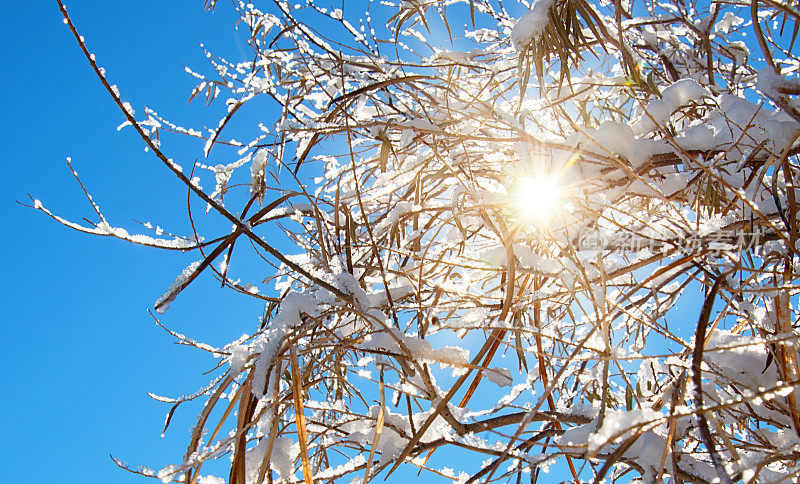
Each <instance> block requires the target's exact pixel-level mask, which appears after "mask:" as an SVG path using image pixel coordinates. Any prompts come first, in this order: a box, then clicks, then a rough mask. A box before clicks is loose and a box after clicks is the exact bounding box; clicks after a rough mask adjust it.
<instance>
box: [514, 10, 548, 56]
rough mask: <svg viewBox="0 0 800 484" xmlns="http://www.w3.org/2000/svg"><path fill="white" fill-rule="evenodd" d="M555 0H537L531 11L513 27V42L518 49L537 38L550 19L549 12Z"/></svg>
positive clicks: (523, 47) (520, 49)
mask: <svg viewBox="0 0 800 484" xmlns="http://www.w3.org/2000/svg"><path fill="white" fill-rule="evenodd" d="M553 3H554V0H537V1H536V2H535V3H534V4H533V8H532V9H531V11H530V12H528V13H526V14H525V15H523V16H522V17H520V19H519V20H517V23H516V24H514V28H513V29H511V43H512V44H513V45H514V48H515V49H517V51H522V50H523V49H525V48H526V47H527V46H528V45H530V43H531V42H533V41H534V40H536V38H537V37H539V35H540V34H541V33H542V30H544V28H545V27H546V26H547V23H548V22H549V21H550V18H549V12H550V7H551V6H552V5H553Z"/></svg>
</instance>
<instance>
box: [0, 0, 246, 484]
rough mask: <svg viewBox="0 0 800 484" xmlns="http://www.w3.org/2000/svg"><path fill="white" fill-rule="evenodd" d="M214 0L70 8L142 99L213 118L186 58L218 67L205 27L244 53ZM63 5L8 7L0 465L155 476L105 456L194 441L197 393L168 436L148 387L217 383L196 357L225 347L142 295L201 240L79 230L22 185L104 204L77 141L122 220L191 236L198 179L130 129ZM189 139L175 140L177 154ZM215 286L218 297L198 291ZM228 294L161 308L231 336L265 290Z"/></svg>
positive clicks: (6, 470)
mask: <svg viewBox="0 0 800 484" xmlns="http://www.w3.org/2000/svg"><path fill="white" fill-rule="evenodd" d="M202 3H203V2H202V1H200V0H197V1H190V2H163V1H153V0H136V1H130V0H126V1H116V0H114V1H98V0H81V1H80V2H72V3H68V4H67V7H68V8H69V11H70V14H71V15H72V16H73V19H74V21H75V23H76V24H77V26H78V28H79V29H80V31H81V33H82V34H83V35H84V36H85V37H86V40H87V42H88V44H89V46H90V49H91V50H92V51H93V52H95V53H96V55H97V59H98V62H99V63H100V64H101V65H102V66H104V67H105V68H106V70H107V74H108V76H109V78H110V79H111V81H112V82H113V83H116V84H118V85H119V86H120V89H121V90H122V92H123V95H124V97H125V98H126V99H127V100H129V101H131V102H132V103H133V104H134V107H135V108H136V109H137V111H138V112H141V111H142V109H143V107H144V106H145V105H147V106H150V107H153V108H155V109H157V110H158V111H159V112H161V113H163V114H165V115H167V116H168V117H171V118H174V119H175V120H178V121H181V122H185V123H186V124H187V125H188V124H190V122H192V121H194V120H197V119H200V118H198V113H203V114H202V117H201V119H202V120H203V121H205V122H209V123H213V124H216V123H215V121H213V119H214V116H216V115H218V113H219V110H220V109H224V108H222V107H221V105H220V104H218V105H217V108H216V110H207V109H205V108H203V105H202V103H192V104H191V105H189V106H187V105H186V100H187V98H188V94H189V92H190V90H191V88H192V87H193V83H192V79H191V78H190V77H189V76H188V75H187V74H186V73H185V72H184V70H183V65H182V62H183V63H185V64H186V65H187V66H191V67H194V68H196V69H198V70H204V69H205V68H206V66H207V64H206V61H205V57H204V55H203V52H202V50H201V49H200V47H199V43H198V42H199V41H203V42H204V43H205V44H206V45H207V46H208V47H209V48H211V49H214V50H215V51H219V52H222V53H224V54H226V55H231V57H233V58H234V60H238V59H236V57H237V56H236V55H235V54H236V53H237V48H236V45H237V43H238V42H237V40H236V39H235V32H234V28H233V27H234V24H235V20H236V19H235V18H233V17H232V15H231V9H230V7H229V6H228V5H227V4H226V5H225V6H224V8H219V9H218V12H217V13H216V14H214V15H210V14H208V13H205V12H203V10H202ZM61 19H62V18H61V14H60V12H59V10H58V6H57V4H56V2H55V1H54V0H52V1H50V0H47V1H38V0H37V1H31V2H11V3H9V4H7V5H5V6H4V9H3V15H2V16H0V36H2V41H0V50H2V59H3V61H4V66H5V68H4V69H3V74H4V75H3V80H2V89H0V100H1V101H2V104H1V105H2V113H3V115H2V116H0V132H1V133H2V138H3V148H4V149H3V152H2V162H1V163H2V166H3V168H4V169H3V174H4V178H5V180H4V183H3V184H2V196H0V220H2V221H3V237H2V238H0V244H2V254H3V258H4V264H3V265H4V268H3V270H2V271H1V272H0V281H1V282H0V285H1V287H0V289H1V293H2V301H3V309H4V311H3V316H2V319H1V321H2V336H3V337H2V344H3V346H4V348H3V350H2V351H0V364H2V368H3V370H4V377H3V398H2V399H0V435H2V444H0V445H1V446H2V449H1V450H0V469H2V471H3V476H4V479H11V480H13V481H14V482H23V483H24V482H43V481H45V480H47V481H50V482H60V483H72V482H76V483H77V482H80V483H86V482H104V483H105V482H109V483H110V482H114V483H127V482H149V480H147V479H144V478H142V477H139V476H134V475H132V474H128V473H126V472H125V471H122V470H120V469H118V468H117V467H116V466H115V465H114V464H113V463H112V462H111V460H110V459H109V457H108V454H109V453H113V454H114V455H115V456H118V457H120V458H123V459H125V460H127V461H128V462H129V463H131V464H145V465H150V466H152V467H154V468H156V469H158V468H159V467H160V466H163V465H166V464H171V463H178V462H179V461H180V458H181V456H182V453H183V452H184V451H185V448H186V442H187V441H186V439H187V434H188V430H189V428H190V427H191V425H192V424H193V423H194V421H195V415H196V414H195V411H194V409H190V408H189V407H186V408H179V409H178V411H177V412H176V416H175V419H174V420H173V422H172V424H171V426H170V429H169V431H168V432H167V434H166V437H165V438H163V439H162V438H161V437H159V434H160V433H161V427H162V426H163V421H164V420H163V419H164V415H165V414H166V411H167V410H168V409H169V407H168V406H167V405H165V404H160V403H158V402H155V401H153V400H151V399H150V398H149V397H148V396H147V392H155V393H158V394H162V395H169V396H178V395H180V394H182V393H192V392H193V391H195V390H196V389H197V388H199V387H200V386H202V385H203V384H205V383H206V382H207V377H204V376H202V375H200V374H199V373H200V372H199V371H198V370H206V369H211V368H212V367H213V365H214V363H215V360H213V359H212V358H209V357H208V356H207V355H204V354H201V353H200V352H198V351H196V350H192V349H189V348H186V347H182V346H176V345H174V344H172V339H171V338H170V337H169V336H168V335H166V334H165V333H164V332H163V331H162V330H161V329H159V328H158V327H157V326H156V325H155V324H154V323H153V321H152V319H151V318H150V316H149V315H148V314H147V312H146V310H147V309H148V308H150V307H152V303H153V302H154V300H155V299H156V297H158V296H159V294H160V292H161V291H162V290H163V289H165V288H166V287H167V286H169V284H170V283H171V282H172V280H173V279H174V277H175V276H176V274H177V273H179V272H180V271H181V270H182V269H183V267H184V266H185V265H186V264H188V263H189V262H190V261H191V260H192V259H191V256H186V255H182V254H180V253H175V252H169V253H168V252H159V251H155V250H151V249H147V248H143V247H139V246H133V245H130V244H127V243H125V242H121V241H119V240H113V239H110V238H101V237H92V236H88V235H85V234H80V233H77V232H73V231H71V230H68V229H66V228H64V227H62V226H60V225H58V224H56V223H55V222H53V221H52V220H50V219H48V218H47V217H45V216H44V215H43V214H41V213H40V212H36V211H34V210H32V209H28V208H25V207H22V206H20V205H18V204H17V203H16V202H15V200H19V201H28V194H29V193H30V194H32V195H33V196H34V197H36V198H39V199H41V200H42V201H43V202H44V203H45V204H46V206H48V207H49V208H51V209H53V210H54V211H56V212H57V213H60V214H61V215H63V216H65V217H68V218H71V219H73V220H78V221H80V219H81V218H82V217H88V218H90V219H92V220H94V217H93V213H92V211H91V207H89V206H88V205H87V203H86V201H85V199H84V198H83V195H82V192H81V190H80V187H79V186H78V185H77V184H76V183H75V181H74V180H73V179H72V177H71V176H70V173H69V171H68V169H67V166H66V164H65V161H64V160H65V158H66V157H67V156H71V157H72V159H73V163H74V167H75V168H76V170H77V171H78V172H79V174H80V175H81V178H82V179H83V181H84V183H85V184H86V186H87V188H89V190H90V191H91V192H92V193H93V195H94V196H95V200H96V201H97V202H98V203H99V204H100V206H101V208H102V209H103V211H104V212H105V214H106V216H107V217H109V219H110V221H111V223H112V224H114V225H117V226H121V227H125V228H127V229H129V230H130V231H131V232H141V231H137V230H136V229H137V225H136V223H135V222H134V219H135V220H141V221H147V220H149V221H151V222H152V223H153V224H154V225H155V224H159V225H161V226H162V227H165V228H169V229H172V230H174V231H175V232H177V233H179V234H184V235H185V234H188V233H189V232H188V230H189V229H188V223H187V221H186V216H185V210H178V209H177V208H176V207H180V206H181V203H183V202H182V200H185V196H186V194H185V190H181V189H180V187H179V185H178V183H176V181H175V179H174V177H173V175H171V174H170V173H168V172H167V170H165V169H164V168H163V166H160V165H159V164H158V163H157V161H156V160H155V158H154V157H153V156H152V155H150V154H147V153H144V152H143V150H142V144H141V141H139V140H137V138H136V137H135V133H134V131H132V130H130V129H128V130H123V131H122V132H120V133H117V131H116V127H117V125H119V124H120V123H121V121H122V116H121V114H120V113H119V111H118V110H117V108H116V107H115V106H114V105H113V103H112V101H111V99H110V98H109V96H108V94H107V93H106V92H105V91H104V90H103V89H102V87H101V86H100V84H99V83H98V82H97V80H96V79H95V78H94V75H93V74H92V72H91V70H90V68H89V66H88V63H87V62H86V60H85V59H84V58H83V57H82V56H81V55H80V52H79V50H78V47H77V45H76V43H75V41H74V39H73V38H72V36H71V35H70V34H69V31H68V30H67V29H66V26H65V25H63V23H62V20H61ZM181 148H182V147H181V146H180V145H177V149H173V151H172V153H171V154H174V155H176V159H177V158H178V157H179V156H180V153H181V152H180V151H179V150H180V149H181ZM195 153H196V152H195ZM184 165H186V163H184ZM212 293H213V294H214V297H215V298H216V299H215V301H216V303H215V304H213V305H211V304H204V301H205V300H206V299H204V297H203V296H204V295H208V294H212ZM226 297H228V296H225V294H224V293H221V292H220V291H219V290H218V289H217V288H216V287H214V284H212V283H211V282H210V281H206V282H202V281H201V283H200V284H199V285H198V287H197V288H196V289H194V290H193V291H192V292H191V293H190V294H184V295H182V296H181V298H182V300H181V301H180V303H179V302H176V303H175V304H174V305H173V308H172V309H171V310H170V311H169V312H168V313H167V315H166V318H165V322H166V323H167V324H169V325H170V326H171V327H172V328H173V329H175V330H177V331H180V332H183V333H186V334H188V335H191V336H192V337H195V338H197V339H201V340H206V341H208V342H209V343H210V344H215V345H222V344H224V343H226V342H228V341H229V340H231V339H235V338H236V337H238V336H239V335H240V334H241V333H242V332H244V331H250V330H252V329H253V328H254V327H255V325H256V324H257V322H258V317H259V315H260V312H261V306H260V305H259V304H258V303H257V302H250V301H248V300H247V298H241V297H232V296H231V299H230V301H231V302H235V305H234V306H233V307H230V306H231V305H227V306H229V307H227V308H225V310H224V312H223V307H224V306H223V305H222V304H219V303H220V302H221V301H226V300H227V299H226ZM237 331H238V333H237ZM208 471H211V469H208ZM216 475H220V476H221V475H222V473H221V472H218V473H216ZM225 477H227V474H225ZM9 482H10V481H9Z"/></svg>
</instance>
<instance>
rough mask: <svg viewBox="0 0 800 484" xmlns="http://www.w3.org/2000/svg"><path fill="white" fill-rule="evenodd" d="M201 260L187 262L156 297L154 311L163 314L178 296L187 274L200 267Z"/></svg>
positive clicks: (187, 277)
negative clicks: (173, 279)
mask: <svg viewBox="0 0 800 484" xmlns="http://www.w3.org/2000/svg"><path fill="white" fill-rule="evenodd" d="M201 262H203V261H202V260H198V261H194V262H192V263H191V264H189V265H188V266H187V267H186V269H184V270H183V272H181V273H180V274H179V275H178V277H176V278H175V281H173V283H172V284H171V285H170V286H169V288H168V289H167V290H166V291H165V292H164V294H162V295H161V296H159V297H158V299H156V302H155V304H154V307H155V308H156V312H157V313H159V314H163V313H164V312H165V311H166V310H167V309H169V305H170V303H171V302H172V301H174V300H175V298H176V297H178V294H179V293H180V292H181V290H182V289H183V286H184V285H185V284H186V281H187V280H188V279H189V276H191V275H192V273H193V272H194V271H195V270H196V269H197V268H198V267H200V263H201Z"/></svg>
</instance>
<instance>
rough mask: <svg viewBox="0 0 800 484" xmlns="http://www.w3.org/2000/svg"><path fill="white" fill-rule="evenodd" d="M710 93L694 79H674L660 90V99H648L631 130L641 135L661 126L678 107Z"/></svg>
mask: <svg viewBox="0 0 800 484" xmlns="http://www.w3.org/2000/svg"><path fill="white" fill-rule="evenodd" d="M710 95H711V93H710V92H709V91H708V89H706V88H705V87H703V86H701V85H700V84H699V83H698V82H697V81H695V80H694V79H681V80H679V81H676V82H675V83H673V84H672V85H670V86H669V87H667V88H666V89H664V90H663V91H662V92H661V99H656V100H653V101H650V103H649V104H648V105H647V106H645V110H646V113H645V114H642V116H641V117H640V118H639V119H638V120H637V121H635V122H634V123H633V126H632V127H633V131H634V132H635V133H636V134H639V135H641V134H644V133H647V132H649V131H652V130H653V129H655V128H656V126H658V125H660V126H663V125H665V124H666V123H667V122H668V121H669V118H670V116H671V115H672V113H674V112H675V111H676V110H677V109H678V108H679V107H681V106H685V105H687V104H689V103H690V102H697V101H699V100H701V99H702V98H703V97H705V96H710ZM651 118H652V119H651Z"/></svg>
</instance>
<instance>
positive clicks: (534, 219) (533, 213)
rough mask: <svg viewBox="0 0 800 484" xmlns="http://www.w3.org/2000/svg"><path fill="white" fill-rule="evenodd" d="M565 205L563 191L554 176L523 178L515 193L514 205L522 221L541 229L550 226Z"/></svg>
mask: <svg viewBox="0 0 800 484" xmlns="http://www.w3.org/2000/svg"><path fill="white" fill-rule="evenodd" d="M563 204H564V200H563V190H562V188H561V185H560V183H559V180H558V177H557V176H554V175H550V176H545V175H538V176H529V177H523V178H521V179H520V180H519V184H518V185H517V189H516V193H514V205H515V208H516V210H517V213H518V214H519V216H520V219H521V221H522V222H524V223H529V224H533V225H535V226H537V227H540V228H544V227H547V226H548V225H550V223H551V222H552V221H553V219H554V218H555V217H556V216H557V215H558V213H559V212H560V211H561V208H562V206H563Z"/></svg>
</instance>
